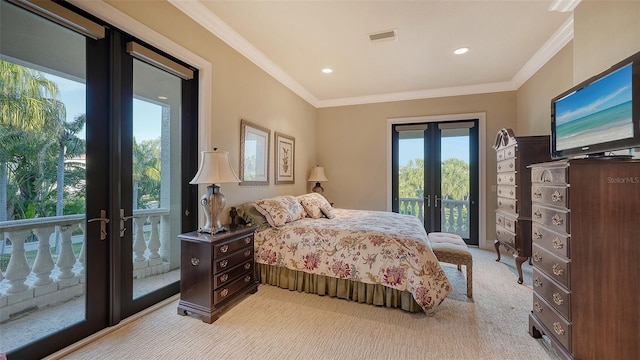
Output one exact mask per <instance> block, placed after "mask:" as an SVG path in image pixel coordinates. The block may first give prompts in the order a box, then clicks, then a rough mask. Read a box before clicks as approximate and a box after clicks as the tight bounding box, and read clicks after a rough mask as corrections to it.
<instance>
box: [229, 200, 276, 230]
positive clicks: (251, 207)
mask: <svg viewBox="0 0 640 360" xmlns="http://www.w3.org/2000/svg"><path fill="white" fill-rule="evenodd" d="M255 205H256V204H255V203H254V202H246V203H244V204H240V205H238V206H237V207H236V208H237V210H238V216H239V217H241V218H242V219H243V220H244V222H245V223H247V224H249V223H251V224H253V225H255V226H257V227H258V228H257V229H256V231H262V230H264V229H267V228H269V226H270V225H269V222H267V218H266V217H264V215H262V214H261V213H260V212H259V211H258V209H256V206H255Z"/></svg>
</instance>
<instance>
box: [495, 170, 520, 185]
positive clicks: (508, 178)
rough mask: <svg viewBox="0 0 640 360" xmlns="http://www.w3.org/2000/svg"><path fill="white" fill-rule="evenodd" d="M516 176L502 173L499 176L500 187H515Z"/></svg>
mask: <svg viewBox="0 0 640 360" xmlns="http://www.w3.org/2000/svg"><path fill="white" fill-rule="evenodd" d="M515 184H516V174H515V173H512V172H510V173H501V174H498V185H515Z"/></svg>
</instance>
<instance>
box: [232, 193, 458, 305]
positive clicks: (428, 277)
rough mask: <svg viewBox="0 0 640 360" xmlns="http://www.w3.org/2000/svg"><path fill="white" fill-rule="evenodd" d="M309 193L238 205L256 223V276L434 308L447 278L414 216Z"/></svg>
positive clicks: (328, 291) (318, 291)
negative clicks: (345, 205)
mask: <svg viewBox="0 0 640 360" xmlns="http://www.w3.org/2000/svg"><path fill="white" fill-rule="evenodd" d="M314 194H315V193H312V194H305V195H301V196H298V197H294V196H279V197H275V198H270V199H263V200H258V201H256V202H252V203H247V204H243V206H242V210H241V211H240V213H241V214H242V215H243V218H244V219H245V220H249V221H250V222H252V223H254V224H255V225H257V226H258V230H257V231H256V233H255V236H254V244H255V261H256V278H257V280H258V281H260V282H261V283H263V284H270V285H275V286H279V287H282V288H286V289H290V290H297V291H304V292H308V293H315V294H319V295H329V296H333V297H338V298H343V299H348V300H352V301H357V302H363V303H368V304H373V305H380V306H387V307H394V308H401V309H403V310H405V311H409V312H424V313H425V314H427V315H433V314H434V313H435V311H436V308H437V307H438V305H439V304H440V303H441V302H442V301H443V300H444V299H445V297H446V296H447V295H448V294H449V293H450V291H451V285H450V283H449V281H448V279H447V277H446V275H445V273H444V271H443V270H442V268H441V267H440V264H439V263H438V261H437V259H436V257H435V255H434V254H433V251H432V250H431V247H430V244H429V241H428V239H427V234H426V232H425V229H424V227H423V225H422V223H421V222H420V221H419V219H417V218H416V217H413V216H409V215H401V214H397V213H392V212H384V211H367V210H350V209H337V208H332V207H331V206H330V205H329V204H328V202H327V201H326V199H324V197H322V195H320V194H315V195H314ZM258 213H259V214H258ZM262 217H264V219H263V218H262Z"/></svg>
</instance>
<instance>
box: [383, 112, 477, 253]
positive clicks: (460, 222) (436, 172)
mask: <svg viewBox="0 0 640 360" xmlns="http://www.w3.org/2000/svg"><path fill="white" fill-rule="evenodd" d="M392 171H393V174H392V211H394V212H399V213H403V214H410V215H414V216H417V217H419V218H420V219H421V220H423V222H424V226H425V229H426V231H427V232H428V233H429V232H437V231H442V232H450V233H455V234H458V235H460V236H461V237H462V238H463V239H464V240H465V242H467V243H468V244H470V245H478V224H479V222H478V179H479V175H478V172H479V170H478V120H474V119H472V120H464V121H440V122H425V123H412V124H395V125H393V131H392Z"/></svg>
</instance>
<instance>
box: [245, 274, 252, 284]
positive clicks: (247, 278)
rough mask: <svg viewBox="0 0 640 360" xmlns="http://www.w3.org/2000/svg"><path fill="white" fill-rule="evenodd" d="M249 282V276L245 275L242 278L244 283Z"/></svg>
mask: <svg viewBox="0 0 640 360" xmlns="http://www.w3.org/2000/svg"><path fill="white" fill-rule="evenodd" d="M249 281H251V276H249V275H247V276H245V277H244V282H246V283H248V282H249Z"/></svg>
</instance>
